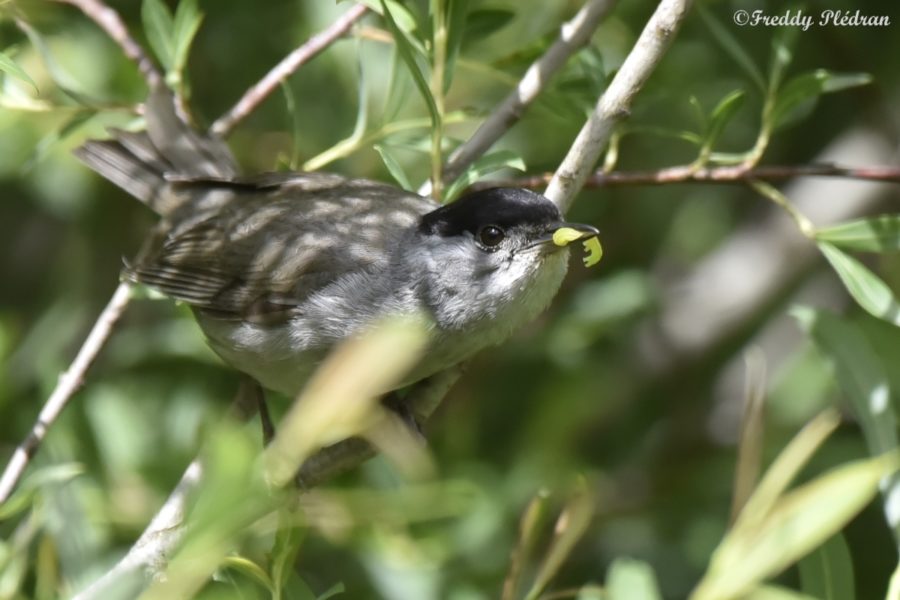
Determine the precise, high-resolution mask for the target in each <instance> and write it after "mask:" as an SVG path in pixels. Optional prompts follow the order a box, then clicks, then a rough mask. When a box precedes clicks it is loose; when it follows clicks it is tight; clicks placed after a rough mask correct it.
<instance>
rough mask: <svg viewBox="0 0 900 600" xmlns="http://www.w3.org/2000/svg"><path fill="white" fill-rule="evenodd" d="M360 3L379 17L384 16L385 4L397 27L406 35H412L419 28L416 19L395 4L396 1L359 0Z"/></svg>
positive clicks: (404, 8)
mask: <svg viewBox="0 0 900 600" xmlns="http://www.w3.org/2000/svg"><path fill="white" fill-rule="evenodd" d="M360 2H361V3H362V4H365V5H366V6H368V7H369V8H370V9H371V10H372V11H373V12H375V13H376V14H379V15H381V16H384V7H383V4H387V7H388V9H390V12H391V17H392V18H393V19H394V22H396V23H397V26H398V27H399V28H400V29H402V30H403V31H405V32H406V33H412V32H413V31H415V30H416V29H417V28H418V26H419V25H418V23H417V22H416V18H415V17H414V16H413V14H412V13H411V12H409V9H407V8H406V7H405V6H403V4H401V3H400V2H397V0H384V1H383V3H382V1H381V0H360Z"/></svg>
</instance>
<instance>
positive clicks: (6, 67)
mask: <svg viewBox="0 0 900 600" xmlns="http://www.w3.org/2000/svg"><path fill="white" fill-rule="evenodd" d="M0 71H2V72H4V73H6V74H7V75H12V76H13V77H15V78H16V79H20V80H22V81H24V82H25V83H27V84H28V85H30V86H31V87H33V88H34V91H35V93H37V92H38V87H37V84H36V83H35V82H34V80H33V79H32V78H31V77H29V76H28V73H26V72H25V70H24V69H22V67H20V66H19V65H17V64H16V61H14V60H13V59H11V58H10V57H9V56H7V55H6V54H5V53H4V52H0Z"/></svg>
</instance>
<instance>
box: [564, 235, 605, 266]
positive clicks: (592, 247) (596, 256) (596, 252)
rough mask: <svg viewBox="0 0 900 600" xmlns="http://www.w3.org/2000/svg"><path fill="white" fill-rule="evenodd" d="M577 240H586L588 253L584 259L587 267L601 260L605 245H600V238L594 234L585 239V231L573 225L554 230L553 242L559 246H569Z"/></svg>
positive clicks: (585, 244) (584, 243)
mask: <svg viewBox="0 0 900 600" xmlns="http://www.w3.org/2000/svg"><path fill="white" fill-rule="evenodd" d="M595 231H596V230H595ZM575 240H584V242H583V246H584V251H585V253H586V254H587V255H586V256H585V257H584V258H583V259H582V260H583V261H584V266H585V267H592V266H594V265H596V264H597V263H598V262H600V259H601V258H602V257H603V247H602V246H601V245H600V240H599V239H598V238H597V236H595V235H593V236H591V237H589V238H588V239H586V240H585V239H584V232H583V231H578V230H577V229H573V228H571V227H560V228H559V229H557V230H556V231H554V232H553V243H554V244H556V245H557V246H560V247H563V246H568V245H569V244H570V243H571V242H574V241H575Z"/></svg>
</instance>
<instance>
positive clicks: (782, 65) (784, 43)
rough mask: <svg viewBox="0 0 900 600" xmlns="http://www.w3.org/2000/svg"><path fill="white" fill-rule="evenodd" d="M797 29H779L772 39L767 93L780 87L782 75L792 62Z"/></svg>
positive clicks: (798, 30) (773, 91) (798, 29)
mask: <svg viewBox="0 0 900 600" xmlns="http://www.w3.org/2000/svg"><path fill="white" fill-rule="evenodd" d="M799 32H800V28H799V27H779V28H778V29H777V30H776V33H775V35H774V36H773V37H772V58H771V62H770V63H769V93H775V92H777V91H778V89H779V88H780V87H781V82H782V81H783V80H784V74H785V72H786V71H787V69H788V67H789V66H790V64H791V62H792V61H793V60H794V46H796V45H797V34H798V33H799Z"/></svg>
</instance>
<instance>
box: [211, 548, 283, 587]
mask: <svg viewBox="0 0 900 600" xmlns="http://www.w3.org/2000/svg"><path fill="white" fill-rule="evenodd" d="M222 566H223V567H225V568H229V569H234V570H235V571H238V572H239V573H243V574H244V575H246V576H247V577H248V578H250V579H252V580H253V581H255V582H256V583H258V584H260V585H261V586H263V587H264V588H266V590H268V591H269V592H270V593H274V590H275V587H274V585H273V583H272V580H271V579H270V578H269V575H268V574H267V573H266V571H265V569H263V568H262V567H260V566H259V565H258V564H256V563H255V562H253V561H252V560H250V559H249V558H245V557H243V556H228V557H226V558H225V560H223V561H222Z"/></svg>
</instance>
